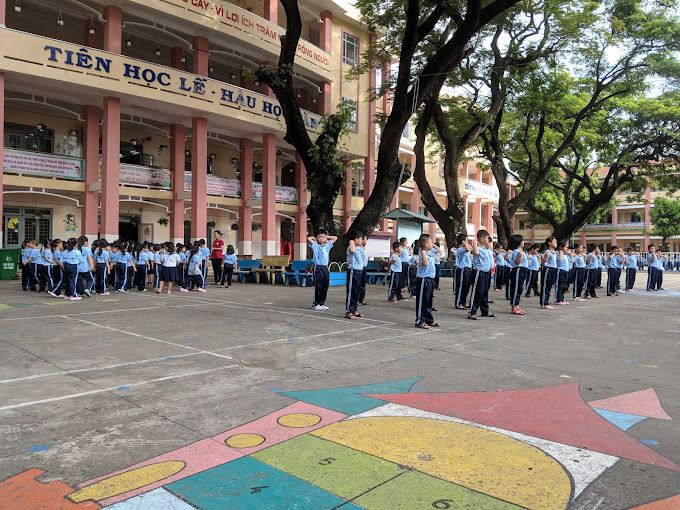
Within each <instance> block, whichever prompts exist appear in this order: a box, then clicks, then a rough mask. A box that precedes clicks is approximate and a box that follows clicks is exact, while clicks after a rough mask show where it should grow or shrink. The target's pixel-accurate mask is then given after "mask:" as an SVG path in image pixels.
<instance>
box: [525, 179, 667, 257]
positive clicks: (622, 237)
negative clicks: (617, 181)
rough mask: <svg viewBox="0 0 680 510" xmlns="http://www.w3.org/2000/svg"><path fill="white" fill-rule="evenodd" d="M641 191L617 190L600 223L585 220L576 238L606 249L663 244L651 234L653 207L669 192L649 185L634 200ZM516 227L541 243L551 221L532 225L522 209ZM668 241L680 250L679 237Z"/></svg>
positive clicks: (640, 250)
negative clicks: (608, 209) (609, 209)
mask: <svg viewBox="0 0 680 510" xmlns="http://www.w3.org/2000/svg"><path fill="white" fill-rule="evenodd" d="M638 191H639V190H635V192H636V193H635V194H633V193H632V192H630V191H621V192H619V193H617V194H616V195H615V197H614V198H615V200H616V202H615V204H614V205H613V206H612V209H611V211H610V212H609V213H608V214H606V215H604V216H603V217H602V218H601V220H600V222H599V223H586V224H585V225H584V226H583V227H582V228H581V229H579V230H578V231H577V232H576V233H575V234H574V242H577V243H582V244H589V243H595V244H597V245H599V246H600V249H602V250H605V251H608V250H609V249H610V248H611V247H612V246H618V247H619V248H623V249H624V250H625V249H627V248H633V249H634V250H635V251H638V252H645V251H647V246H648V245H649V244H654V245H656V246H659V245H661V241H662V239H661V237H659V236H653V235H651V234H650V232H651V229H652V227H653V225H652V222H651V210H652V209H653V208H654V201H655V200H656V198H658V197H661V196H667V193H666V192H665V191H662V190H655V189H651V188H647V189H645V190H644V193H643V201H638V200H635V199H636V198H637V197H636V195H637V192H638ZM514 229H515V232H516V233H518V234H522V235H523V236H524V237H525V239H528V240H530V241H531V242H537V243H539V244H540V243H542V242H543V241H545V238H546V237H548V236H549V235H551V234H552V228H551V227H550V225H547V224H542V225H534V226H531V225H529V221H528V215H527V213H526V212H523V211H522V212H518V213H517V214H516V215H515V218H514ZM666 243H667V244H668V247H669V251H671V252H680V237H674V238H670V239H667V240H666Z"/></svg>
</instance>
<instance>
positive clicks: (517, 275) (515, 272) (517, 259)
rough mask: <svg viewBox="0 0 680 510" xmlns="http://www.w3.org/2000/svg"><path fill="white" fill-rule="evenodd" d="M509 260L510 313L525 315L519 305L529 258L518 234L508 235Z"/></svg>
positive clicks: (522, 240) (527, 273)
mask: <svg viewBox="0 0 680 510" xmlns="http://www.w3.org/2000/svg"><path fill="white" fill-rule="evenodd" d="M508 251H509V252H510V257H509V262H510V264H511V266H510V267H511V269H510V278H509V280H508V285H509V287H510V307H511V311H510V313H511V314H513V315H526V314H527V313H526V312H525V311H524V310H522V308H520V306H519V302H520V299H521V298H522V291H523V290H524V281H525V280H526V279H527V277H528V275H529V258H528V257H527V254H526V253H525V252H524V237H522V236H521V235H519V234H515V235H513V236H510V239H509V240H508Z"/></svg>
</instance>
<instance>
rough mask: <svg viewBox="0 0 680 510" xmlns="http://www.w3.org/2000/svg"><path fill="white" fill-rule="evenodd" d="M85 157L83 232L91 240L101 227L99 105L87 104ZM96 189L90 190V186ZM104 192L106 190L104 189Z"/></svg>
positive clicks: (81, 218)
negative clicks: (98, 217)
mask: <svg viewBox="0 0 680 510" xmlns="http://www.w3.org/2000/svg"><path fill="white" fill-rule="evenodd" d="M83 159H85V182H84V186H85V191H83V207H82V208H81V210H80V225H81V226H82V228H81V233H82V235H84V236H87V238H88V239H89V240H90V242H92V241H94V240H95V239H97V236H98V233H99V228H98V222H97V216H98V214H99V189H101V188H100V184H99V107H97V106H94V105H90V104H88V105H86V106H85V129H84V130H83ZM91 187H92V188H94V190H92V191H91V190H90V188H91ZM102 191H103V192H104V191H105V190H103V189H102Z"/></svg>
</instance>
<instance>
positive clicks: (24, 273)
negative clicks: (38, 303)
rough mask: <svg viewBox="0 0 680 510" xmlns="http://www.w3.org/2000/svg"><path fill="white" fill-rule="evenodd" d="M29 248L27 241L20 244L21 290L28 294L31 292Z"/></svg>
mask: <svg viewBox="0 0 680 510" xmlns="http://www.w3.org/2000/svg"><path fill="white" fill-rule="evenodd" d="M30 259H31V246H30V243H29V242H28V241H24V242H23V243H21V288H22V289H23V290H24V291H26V292H28V291H30V290H31V269H30V266H29V261H30Z"/></svg>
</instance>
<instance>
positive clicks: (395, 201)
mask: <svg viewBox="0 0 680 510" xmlns="http://www.w3.org/2000/svg"><path fill="white" fill-rule="evenodd" d="M397 208H399V188H397V191H396V193H395V194H394V196H393V197H392V202H391V203H390V211H393V210H394V209H397ZM388 212H389V211H388ZM385 221H387V220H385ZM390 221H391V222H392V235H391V236H390V237H391V238H392V241H393V242H394V241H396V240H397V220H390ZM385 230H387V228H386V229H385Z"/></svg>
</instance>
